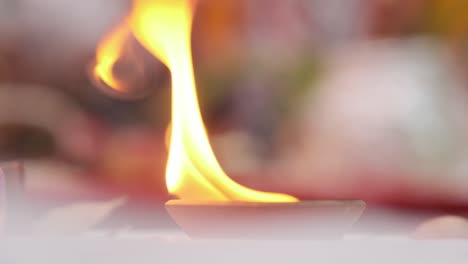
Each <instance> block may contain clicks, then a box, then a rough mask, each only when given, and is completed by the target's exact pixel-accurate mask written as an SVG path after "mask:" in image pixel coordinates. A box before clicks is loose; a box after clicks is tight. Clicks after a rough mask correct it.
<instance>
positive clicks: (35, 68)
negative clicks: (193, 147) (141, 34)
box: [0, 0, 468, 213]
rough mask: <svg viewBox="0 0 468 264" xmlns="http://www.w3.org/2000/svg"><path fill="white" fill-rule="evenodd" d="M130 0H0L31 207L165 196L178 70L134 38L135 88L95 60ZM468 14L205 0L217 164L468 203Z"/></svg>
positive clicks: (260, 176)
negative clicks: (117, 86)
mask: <svg viewBox="0 0 468 264" xmlns="http://www.w3.org/2000/svg"><path fill="white" fill-rule="evenodd" d="M130 6H131V2H130V1H124V0H112V1H108V0H98V1H96V0H93V1H91V0H83V1H74V0H40V1H39V0H0V160H1V161H22V162H24V166H25V171H24V179H23V181H24V182H23V184H24V186H23V191H24V193H25V196H27V197H29V198H28V199H30V200H32V201H34V203H36V204H42V203H45V202H44V201H47V204H48V206H49V205H50V204H54V205H60V204H64V203H66V202H69V201H73V200H77V199H100V198H103V199H107V198H108V197H114V196H118V195H125V196H127V197H133V198H131V199H142V200H144V201H148V202H149V203H159V204H162V203H164V202H165V201H166V200H167V199H169V198H170V197H169V195H168V194H167V191H166V188H165V183H164V169H165V163H166V158H167V157H166V156H167V150H166V146H165V143H164V137H165V131H166V127H167V126H168V123H169V121H170V96H171V94H170V76H169V72H168V70H167V68H165V67H164V66H163V65H162V64H161V62H159V61H157V60H156V59H154V58H153V57H152V56H151V55H150V54H149V53H148V52H147V51H146V50H145V49H144V48H143V47H142V46H140V45H139V43H138V42H137V41H136V40H135V39H132V38H130V39H129V40H128V45H127V47H126V49H125V52H124V56H123V58H122V61H120V62H119V63H118V64H117V66H116V68H117V67H120V68H121V69H120V71H119V69H115V72H116V75H117V76H121V78H122V79H121V80H122V81H123V82H125V83H126V84H127V87H128V89H127V90H126V92H125V93H123V94H116V93H114V92H112V91H111V90H110V89H109V88H106V87H105V86H103V85H102V84H99V83H96V81H95V80H93V79H92V78H91V77H90V74H89V72H90V68H92V66H93V63H94V59H95V50H96V47H97V45H98V43H99V41H100V40H101V39H102V37H103V36H104V35H105V34H106V33H109V32H111V31H112V29H113V28H114V27H115V26H116V25H118V23H119V22H120V21H121V20H122V19H123V18H124V17H125V15H126V14H127V12H128V11H129V8H130ZM467 12H468V2H467V1H464V0H307V1H302V0H255V1H248V0H222V1H220V0H200V1H199V3H198V7H197V11H196V16H195V21H194V28H193V36H192V37H193V43H192V45H193V53H194V64H195V65H194V67H195V75H196V80H197V85H198V93H199V99H200V102H201V108H202V112H203V116H204V120H205V123H206V125H207V129H208V132H209V133H210V140H211V142H212V145H213V148H214V150H215V153H216V155H217V157H218V159H219V161H220V163H221V164H222V166H223V167H224V168H225V170H226V172H227V173H228V174H229V175H230V176H231V177H232V178H233V179H235V180H236V181H238V182H240V183H242V184H244V185H247V186H250V187H252V188H257V189H262V190H270V191H280V192H286V193H289V194H292V195H295V196H297V197H298V198H300V199H304V200H307V199H351V198H352V199H363V200H365V201H366V202H368V203H369V204H377V205H385V206H392V207H395V206H396V207H399V208H406V209H405V210H407V209H410V210H421V209H424V210H427V208H429V209H431V210H432V209H434V208H437V210H452V209H454V208H455V209H456V210H462V211H465V213H466V208H468V118H467V117H466V114H467V113H468V16H467ZM119 74H120V75H119ZM139 201H140V200H139Z"/></svg>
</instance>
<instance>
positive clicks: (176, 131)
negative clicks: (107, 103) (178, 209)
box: [99, 0, 297, 202]
mask: <svg viewBox="0 0 468 264" xmlns="http://www.w3.org/2000/svg"><path fill="white" fill-rule="evenodd" d="M192 17H193V6H192V2H191V1H188V0H152V1H150V0H135V1H134V4H133V8H132V11H131V13H130V16H129V18H128V25H129V27H130V30H131V32H132V33H133V34H134V36H135V37H136V38H137V40H138V41H139V42H140V43H141V44H142V45H143V46H144V47H145V48H146V49H147V50H149V52H150V53H151V54H153V55H154V56H155V57H157V58H158V59H160V60H161V61H162V62H163V63H164V64H166V66H167V67H168V68H169V70H170V72H171V76H172V123H171V124H172V126H171V130H170V133H171V136H170V146H169V158H168V163H167V168H166V184H167V188H168V191H169V193H171V194H173V195H176V196H177V197H179V198H180V199H183V200H191V201H249V202H295V201H297V199H296V198H294V197H292V196H289V195H286V194H280V193H268V192H261V191H256V190H252V189H249V188H246V187H244V186H242V185H240V184H238V183H236V182H234V181H233V180H232V179H230V178H229V177H228V176H227V175H226V173H225V172H224V171H223V169H222V168H221V166H220V165H219V163H218V161H217V160H216V157H215V155H214V153H213V150H212V148H211V146H210V143H209V140H208V136H207V133H206V130H205V127H204V124H203V120H202V116H201V113H200V107H199V105H198V99H197V94H196V88H195V80H194V74H193V66H192V54H191V45H190V44H191V27H192ZM119 32H120V31H117V32H116V33H115V34H116V36H115V38H110V40H109V41H111V42H112V40H115V39H119V38H120V37H119V34H120V33H119ZM102 46H103V47H105V46H106V45H105V43H104V44H103V45H102ZM110 46H111V47H115V46H114V45H110ZM114 50H117V51H118V49H114ZM114 61H115V60H114ZM107 69H109V68H107ZM99 76H100V77H101V78H102V77H103V76H104V75H103V74H100V75H99ZM110 83H111V82H108V84H110Z"/></svg>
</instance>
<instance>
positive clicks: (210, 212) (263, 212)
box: [166, 200, 366, 240]
mask: <svg viewBox="0 0 468 264" xmlns="http://www.w3.org/2000/svg"><path fill="white" fill-rule="evenodd" d="M365 208H366V204H365V202H364V201H360V200H315V201H300V202H297V203H251V202H232V201H229V202H194V201H182V200H171V201H169V202H167V203H166V210H167V211H168V213H169V215H170V216H171V217H172V219H173V220H174V221H175V222H176V224H177V225H178V226H179V227H180V228H181V229H182V230H183V231H184V232H185V233H186V234H187V235H188V236H190V237H192V238H216V239H226V238H228V239H259V240H263V239H265V240H266V239H275V240H284V239H286V240H303V239H317V240H318V239H339V238H341V237H342V236H343V234H344V233H345V232H346V231H347V230H349V228H350V227H351V226H352V225H353V224H354V223H355V222H356V221H357V220H358V219H359V217H360V216H361V214H362V212H363V211H364V209H365Z"/></svg>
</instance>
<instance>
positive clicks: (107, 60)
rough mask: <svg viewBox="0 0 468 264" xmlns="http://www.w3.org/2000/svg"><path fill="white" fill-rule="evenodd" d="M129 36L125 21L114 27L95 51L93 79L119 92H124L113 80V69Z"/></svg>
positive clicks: (117, 81) (118, 83)
mask: <svg viewBox="0 0 468 264" xmlns="http://www.w3.org/2000/svg"><path fill="white" fill-rule="evenodd" d="M129 34H130V31H129V28H128V26H127V23H126V21H124V22H123V23H122V24H121V25H119V26H118V27H116V28H115V30H114V31H112V32H111V33H110V34H108V35H107V36H105V37H104V39H103V40H102V41H101V42H100V44H99V46H98V47H97V51H96V66H95V67H94V71H93V74H94V77H95V78H96V79H97V80H101V81H103V82H104V83H105V84H107V85H108V86H109V87H110V88H112V89H115V90H117V91H119V92H124V91H125V87H124V86H122V85H121V83H120V82H119V80H118V79H116V78H115V76H114V74H113V67H114V65H115V63H116V62H117V60H118V59H119V57H120V56H121V55H122V52H123V47H124V43H125V41H126V40H127V38H128V36H129Z"/></svg>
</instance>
